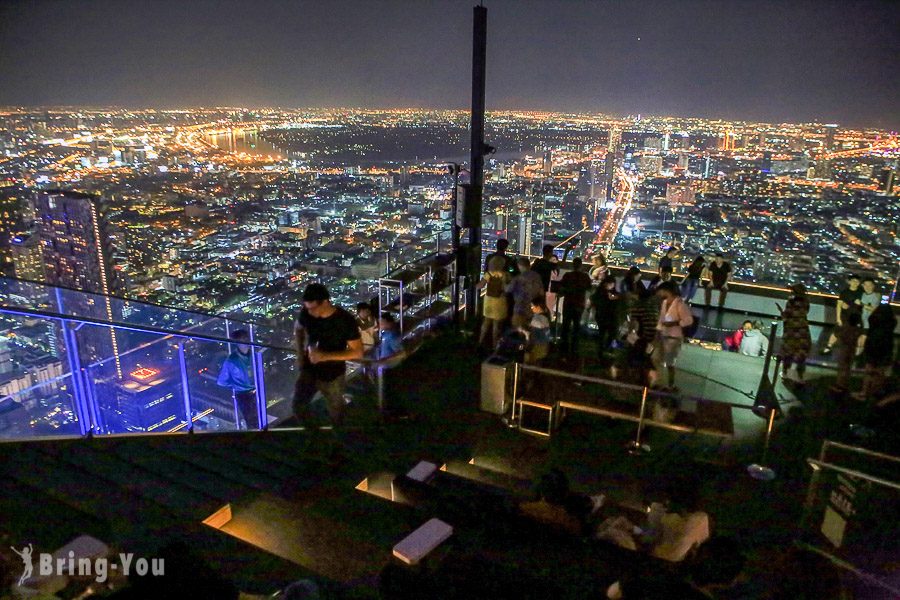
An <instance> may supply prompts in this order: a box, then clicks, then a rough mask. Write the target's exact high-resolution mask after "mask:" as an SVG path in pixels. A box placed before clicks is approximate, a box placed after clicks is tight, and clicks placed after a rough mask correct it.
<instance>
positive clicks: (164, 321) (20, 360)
mask: <svg viewBox="0 0 900 600" xmlns="http://www.w3.org/2000/svg"><path fill="white" fill-rule="evenodd" d="M237 329H244V330H245V331H247V333H248V335H249V336H250V339H251V341H250V342H249V343H248V344H247V346H248V348H249V352H248V353H247V354H242V355H240V356H237V347H236V345H235V344H234V343H232V342H231V341H230V339H229V337H230V335H231V334H233V333H234V332H235V330H237ZM261 329H262V328H261V327H260V326H258V325H257V324H254V323H246V322H239V321H235V320H231V319H225V318H222V317H216V316H213V315H206V314H202V313H191V312H188V311H180V310H176V309H169V308H165V307H159V306H154V305H146V304H140V303H134V302H131V301H126V300H122V299H119V298H110V297H105V296H99V295H96V294H86V293H83V292H77V291H73V290H66V289H60V288H53V287H51V286H46V285H40V284H32V283H24V284H23V282H16V281H11V280H0V439H11V438H24V437H44V436H49V435H88V434H93V435H105V434H120V433H132V432H135V433H137V432H140V433H169V432H177V431H228V430H237V429H245V428H250V429H253V428H257V427H259V428H265V427H267V426H269V425H270V424H272V423H274V422H277V421H278V420H281V419H283V418H286V417H287V416H289V415H290V413H291V406H290V404H291V402H290V400H291V397H292V394H293V382H294V379H295V373H294V363H295V355H294V351H293V350H292V349H291V348H288V347H286V346H277V345H272V344H268V343H265V340H264V339H263V337H264V336H263V335H262V333H261ZM233 353H234V354H235V355H236V356H235V358H236V360H238V363H239V367H240V369H241V370H243V372H244V373H245V374H246V389H248V390H253V392H254V393H253V394H249V397H250V399H249V400H247V395H244V396H242V397H241V399H240V401H239V398H238V397H237V395H236V394H235V393H234V390H233V389H232V388H231V387H227V386H222V385H219V384H218V382H217V380H218V379H219V374H220V371H221V370H222V367H223V363H224V362H225V359H226V358H227V357H229V355H231V354H233Z"/></svg>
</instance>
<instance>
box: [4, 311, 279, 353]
mask: <svg viewBox="0 0 900 600" xmlns="http://www.w3.org/2000/svg"><path fill="white" fill-rule="evenodd" d="M0 312H5V313H9V314H14V315H20V316H25V317H40V318H44V319H53V320H57V321H71V322H74V323H84V324H86V325H98V326H101V327H111V328H113V329H124V330H126V331H137V332H140V333H153V334H158V335H168V336H174V337H180V338H187V339H193V340H201V341H205V342H217V343H224V344H233V343H235V341H234V340H232V339H228V338H224V337H219V336H215V335H208V334H202V333H189V332H187V331H172V330H170V329H165V328H163V327H154V326H152V325H133V324H130V323H121V322H118V321H107V320H104V319H94V318H92V317H73V316H69V315H63V314H60V313H56V312H51V311H45V310H39V309H34V308H21V307H17V306H9V305H6V304H0ZM242 343H243V344H246V345H247V346H250V347H253V348H260V349H264V350H279V351H283V352H294V351H295V349H294V348H285V347H283V346H271V345H267V344H260V343H259V342H255V341H246V342H242Z"/></svg>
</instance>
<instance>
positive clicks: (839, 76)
mask: <svg viewBox="0 0 900 600" xmlns="http://www.w3.org/2000/svg"><path fill="white" fill-rule="evenodd" d="M486 6H487V8H488V60H487V67H488V78H487V106H488V108H489V109H495V108H496V107H515V108H514V110H522V111H537V110H539V109H542V110H550V111H553V112H559V113H584V112H589V113H601V114H614V115H629V114H631V115H641V116H642V117H643V116H644V115H648V114H653V115H680V116H686V115H696V116H697V117H699V118H706V119H711V118H718V119H722V120H728V121H734V120H741V121H748V122H761V123H839V124H841V127H852V128H856V127H875V128H883V129H890V130H898V129H900V104H898V103H897V102H896V98H897V97H900V81H898V79H897V78H896V77H893V76H892V75H893V73H894V71H895V70H896V59H897V56H900V36H897V35H896V32H897V31H900V11H897V10H896V4H895V3H893V2H890V1H889V0H860V1H859V2H855V3H853V4H852V5H850V6H847V5H845V4H842V3H836V2H830V3H829V2H816V3H813V2H808V1H805V0H790V1H787V0H785V1H781V2H776V1H774V0H770V1H766V0H763V1H762V2H757V3H752V4H751V3H743V2H737V1H733V2H727V1H726V2H712V1H711V0H682V1H679V2H674V1H664V0H646V1H645V2H642V3H639V4H627V5H626V4H608V3H568V2H563V1H561V0H544V1H537V0H519V1H515V2H514V1H512V0H489V1H488V2H486ZM471 20H472V14H471V3H469V2H462V0H453V1H450V0H448V1H445V2H440V3H410V2H397V1H385V2H379V3H371V2H362V1H361V0H338V1H335V2H332V3H327V4H326V3H322V4H314V3H299V4H298V3H284V2H277V1H275V0H259V1H258V2H253V3H250V2H240V1H238V0H218V1H214V0H197V1H196V2H192V3H190V5H185V4H183V3H176V2H171V1H166V0H160V1H158V2H154V3H148V4H139V3H128V4H123V3H117V2H110V1H106V0H96V1H89V0H72V1H70V2H66V3H59V2H53V1H50V0H36V1H34V2H28V3H25V2H6V3H2V4H0V56H3V57H4V60H3V61H2V62H0V80H2V81H3V82H4V84H5V85H4V86H3V87H2V89H0V104H2V105H9V106H135V107H146V106H159V107H162V106H173V107H174V106H180V107H185V106H187V107H212V106H216V105H218V106H222V105H225V106H237V107H248V106H260V107H265V106H269V107H278V106H291V107H360V108H362V107H379V106H392V107H420V108H428V107H433V108H435V109H441V108H449V107H453V108H455V109H459V110H464V109H465V107H467V106H468V104H469V94H470V84H471V81H470V56H471V55H470V53H471ZM98 27H102V30H103V35H102V36H97V35H84V34H80V33H79V34H78V35H75V34H74V33H73V32H90V31H97V30H98ZM38 32H39V33H40V34H39V35H38V34H37V33H38Z"/></svg>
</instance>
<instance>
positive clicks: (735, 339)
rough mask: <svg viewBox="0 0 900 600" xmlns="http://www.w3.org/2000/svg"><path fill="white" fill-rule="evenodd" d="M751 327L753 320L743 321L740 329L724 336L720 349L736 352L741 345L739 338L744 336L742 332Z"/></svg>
mask: <svg viewBox="0 0 900 600" xmlns="http://www.w3.org/2000/svg"><path fill="white" fill-rule="evenodd" d="M751 329H753V321H744V323H743V324H742V325H741V328H740V329H738V330H737V331H732V332H731V333H730V334H728V335H726V336H725V341H724V342H722V350H727V351H728V352H737V351H738V350H739V349H740V347H741V340H742V339H743V338H744V333H745V332H747V331H750V330H751Z"/></svg>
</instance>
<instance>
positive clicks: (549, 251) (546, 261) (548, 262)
mask: <svg viewBox="0 0 900 600" xmlns="http://www.w3.org/2000/svg"><path fill="white" fill-rule="evenodd" d="M531 270H532V271H534V272H535V273H537V274H538V275H540V276H541V284H542V285H543V286H544V292H548V291H550V278H551V277H552V276H553V273H554V272H557V273H558V272H559V266H558V265H557V264H556V263H554V262H553V246H551V245H550V244H547V245H546V246H544V249H543V254H542V256H541V258H539V259H537V260H536V261H534V264H532V265H531Z"/></svg>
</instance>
